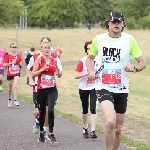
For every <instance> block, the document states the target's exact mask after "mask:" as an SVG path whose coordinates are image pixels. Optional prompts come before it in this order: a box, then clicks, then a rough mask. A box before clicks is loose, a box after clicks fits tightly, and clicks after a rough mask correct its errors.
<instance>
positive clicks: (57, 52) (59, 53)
mask: <svg viewBox="0 0 150 150" xmlns="http://www.w3.org/2000/svg"><path fill="white" fill-rule="evenodd" d="M61 54H62V50H61V49H60V47H59V46H57V49H56V50H55V55H56V56H58V58H60V57H61Z"/></svg>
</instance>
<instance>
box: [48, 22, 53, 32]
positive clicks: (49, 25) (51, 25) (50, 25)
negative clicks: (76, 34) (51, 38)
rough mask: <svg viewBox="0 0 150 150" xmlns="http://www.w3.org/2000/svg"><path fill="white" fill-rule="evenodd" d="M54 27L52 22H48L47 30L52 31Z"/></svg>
mask: <svg viewBox="0 0 150 150" xmlns="http://www.w3.org/2000/svg"><path fill="white" fill-rule="evenodd" d="M52 27H53V23H52V22H47V29H48V30H51V29H52Z"/></svg>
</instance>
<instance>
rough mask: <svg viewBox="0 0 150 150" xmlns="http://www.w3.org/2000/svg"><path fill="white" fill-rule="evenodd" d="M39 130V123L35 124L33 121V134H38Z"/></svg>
mask: <svg viewBox="0 0 150 150" xmlns="http://www.w3.org/2000/svg"><path fill="white" fill-rule="evenodd" d="M39 128H40V125H39V123H37V122H36V121H35V123H34V125H33V133H35V134H38V132H39Z"/></svg>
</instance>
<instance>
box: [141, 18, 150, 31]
mask: <svg viewBox="0 0 150 150" xmlns="http://www.w3.org/2000/svg"><path fill="white" fill-rule="evenodd" d="M139 24H140V26H141V28H142V29H150V15H149V16H145V17H143V18H141V19H140V21H139Z"/></svg>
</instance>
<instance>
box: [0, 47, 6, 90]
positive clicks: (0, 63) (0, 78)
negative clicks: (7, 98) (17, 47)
mask: <svg viewBox="0 0 150 150" xmlns="http://www.w3.org/2000/svg"><path fill="white" fill-rule="evenodd" d="M5 55H6V52H5V51H4V50H0V92H3V87H2V83H3V77H4V66H3V61H4V58H5Z"/></svg>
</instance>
